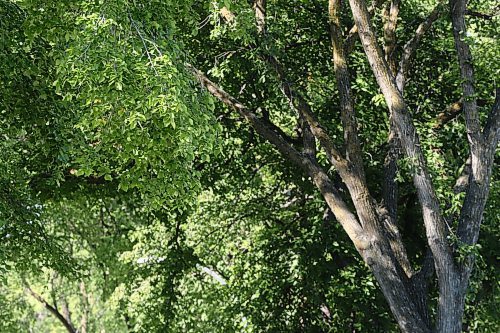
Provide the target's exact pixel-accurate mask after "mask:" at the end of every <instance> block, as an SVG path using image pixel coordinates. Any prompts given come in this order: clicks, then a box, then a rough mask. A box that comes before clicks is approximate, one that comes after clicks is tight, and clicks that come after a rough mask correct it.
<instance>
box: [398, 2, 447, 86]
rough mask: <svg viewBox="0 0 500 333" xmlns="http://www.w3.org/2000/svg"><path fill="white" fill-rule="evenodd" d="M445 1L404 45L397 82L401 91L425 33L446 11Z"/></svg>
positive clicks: (440, 3) (435, 8)
mask: <svg viewBox="0 0 500 333" xmlns="http://www.w3.org/2000/svg"><path fill="white" fill-rule="evenodd" d="M443 4H444V1H443V0H440V1H439V2H438V4H437V5H436V7H434V9H433V10H432V11H431V12H430V14H429V15H428V16H427V17H426V18H425V20H424V21H423V22H422V23H420V25H419V26H418V28H417V30H416V31H415V34H414V35H413V37H412V38H411V39H410V40H409V41H408V42H407V43H406V44H405V46H404V47H403V54H402V56H401V60H400V61H399V69H398V71H397V73H396V84H397V87H398V89H399V91H401V93H402V92H403V90H404V87H405V84H406V82H405V81H406V74H407V73H408V70H409V69H410V65H411V61H412V59H413V56H414V55H415V52H416V51H417V48H418V46H419V44H420V41H421V40H422V37H423V36H424V34H425V33H426V32H427V31H428V30H429V29H430V28H431V26H432V24H433V23H434V22H435V21H436V20H437V19H438V18H439V17H440V16H441V14H442V13H443V12H444V10H443V9H444V6H443Z"/></svg>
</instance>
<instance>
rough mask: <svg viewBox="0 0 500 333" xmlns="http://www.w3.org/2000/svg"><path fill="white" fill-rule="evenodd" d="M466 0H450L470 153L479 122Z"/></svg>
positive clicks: (476, 141)
mask: <svg viewBox="0 0 500 333" xmlns="http://www.w3.org/2000/svg"><path fill="white" fill-rule="evenodd" d="M466 6H467V1H465V0H450V10H451V22H452V25H453V38H454V39H455V49H456V51H457V56H458V64H459V67H460V76H461V78H462V91H463V97H464V98H463V109H464V113H465V126H466V129H467V138H468V139H469V145H470V148H471V153H472V154H473V155H474V154H477V152H478V151H477V150H478V149H479V145H480V144H481V142H480V141H481V138H480V133H481V124H480V120H479V114H478V112H477V99H476V93H475V89H474V68H473V64H472V53H471V51H470V48H469V45H468V44H467V41H466V38H467V28H466V26H465V10H466Z"/></svg>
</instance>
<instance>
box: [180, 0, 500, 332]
mask: <svg viewBox="0 0 500 333" xmlns="http://www.w3.org/2000/svg"><path fill="white" fill-rule="evenodd" d="M349 4H350V7H351V11H352V14H353V18H354V21H355V24H356V25H355V27H354V28H352V29H351V32H350V33H352V31H357V32H358V34H359V38H360V40H361V43H362V46H363V48H364V51H365V54H366V56H367V58H368V61H369V63H370V66H371V68H372V71H373V74H374V76H375V78H376V80H377V83H378V85H379V88H380V89H381V91H382V93H383V95H384V98H385V100H386V103H387V105H388V108H389V114H390V120H391V121H390V122H391V130H390V137H389V146H390V149H389V154H388V157H387V160H386V177H385V184H384V186H383V187H384V202H383V203H384V207H383V209H382V210H381V211H380V210H379V209H378V207H377V205H376V204H375V200H374V199H373V197H372V196H371V194H370V191H369V188H368V185H367V183H366V179H365V172H364V168H363V160H362V150H361V145H360V142H359V138H358V133H357V130H358V129H357V127H358V126H357V120H356V114H355V108H354V102H353V98H352V91H351V86H350V78H349V70H348V64H347V60H346V59H347V58H346V53H348V50H349V49H350V48H352V45H351V43H353V41H354V37H353V36H352V35H349V36H347V38H344V36H343V34H342V31H343V29H342V27H341V26H340V19H339V11H340V0H329V8H328V14H329V15H328V17H329V28H330V37H331V45H332V56H333V65H334V74H335V79H336V84H337V90H338V93H339V100H340V110H341V118H342V123H343V128H344V143H345V152H344V151H342V150H341V149H339V148H338V147H336V146H335V144H334V141H333V140H332V139H331V138H330V136H329V134H328V133H327V131H326V130H325V128H324V127H323V126H322V125H321V123H320V122H319V120H318V118H317V117H316V115H315V114H314V112H313V110H312V107H311V106H310V104H309V103H308V101H307V98H306V94H304V93H303V92H299V91H296V90H295V89H294V88H293V87H292V85H291V84H290V83H289V82H290V81H289V79H288V78H287V73H286V71H285V70H284V68H283V66H281V64H280V62H279V60H278V59H276V57H274V56H272V55H269V54H265V55H261V59H262V60H263V61H265V62H266V63H267V64H268V65H269V67H270V68H271V69H272V70H273V71H274V73H275V75H276V79H277V80H278V82H279V83H280V88H281V91H282V93H283V95H284V96H285V97H286V99H287V100H288V104H289V107H290V108H291V109H292V110H294V111H295V112H296V114H297V118H298V127H299V128H300V131H301V134H302V135H301V138H302V145H301V146H299V145H296V142H292V141H293V140H291V138H290V137H288V136H287V135H286V134H285V133H284V131H283V130H281V129H280V128H279V127H278V126H276V125H275V124H273V123H272V122H270V121H269V117H263V118H259V117H258V116H257V114H258V112H257V110H258V109H257V110H255V111H254V110H251V109H249V108H248V107H247V106H246V105H244V104H243V103H241V102H240V101H238V100H237V99H236V98H234V97H233V96H231V95H230V94H228V93H227V92H225V91H224V90H222V89H221V88H220V87H219V86H218V85H217V84H216V83H214V82H212V81H210V80H209V79H208V78H207V77H206V76H205V75H204V74H203V73H202V72H201V71H199V70H198V69H196V68H194V67H193V66H191V65H187V68H188V69H189V70H190V71H191V72H192V73H193V75H194V76H195V78H196V79H197V80H198V81H199V82H200V83H201V84H202V85H203V86H204V87H205V88H206V89H207V90H208V91H209V92H210V93H211V94H212V95H213V96H214V97H215V98H217V99H218V100H219V101H221V102H222V103H224V104H225V105H226V106H227V107H228V108H229V109H231V110H234V111H235V112H237V113H239V114H240V115H241V116H242V117H243V118H244V119H246V120H247V121H248V123H249V124H250V125H251V126H252V127H253V129H254V130H255V132H256V133H258V134H259V135H260V136H261V137H262V138H264V139H266V140H267V141H268V142H269V143H271V144H272V145H273V146H274V147H275V148H276V149H277V150H278V151H279V152H280V154H281V155H282V156H283V157H284V158H285V159H286V160H287V161H288V162H290V163H292V164H294V165H296V166H298V167H300V168H301V169H302V170H303V171H304V172H305V173H306V174H307V175H308V176H309V177H310V178H311V181H312V183H313V184H314V185H315V186H316V187H317V189H318V190H319V191H320V192H321V194H322V196H323V198H324V199H325V201H326V203H327V205H328V208H329V209H330V211H331V212H332V213H333V215H334V216H335V218H336V220H337V221H338V222H339V223H340V224H341V225H342V227H343V229H344V230H345V232H346V233H347V235H348V236H349V238H350V239H351V241H352V242H353V244H354V245H355V247H356V249H357V251H358V252H359V254H360V255H361V256H362V258H363V260H364V261H365V263H366V264H367V265H368V266H369V267H370V269H371V270H372V272H373V274H374V275H375V277H376V279H377V281H378V283H379V285H380V288H381V289H382V292H383V294H384V296H385V298H386V299H387V302H388V303H389V306H390V308H391V311H392V313H393V315H394V317H395V319H396V321H397V322H398V324H399V326H400V328H401V330H402V331H403V332H408V333H409V332H412V333H415V332H417V333H420V332H428V333H430V332H436V333H458V332H460V330H461V320H462V315H463V307H464V300H465V291H466V289H467V285H468V280H469V276H470V273H471V270H472V264H473V260H474V258H473V256H471V255H469V256H467V258H466V260H465V262H464V263H463V264H457V262H456V260H455V259H454V254H453V251H452V247H451V246H450V245H449V244H448V240H447V236H448V229H447V226H446V222H445V220H444V218H443V216H442V214H441V211H440V205H439V202H438V199H437V196H436V194H435V192H434V187H433V185H432V182H431V178H430V175H429V172H428V170H427V165H426V161H425V157H424V154H423V152H422V150H421V148H420V142H419V138H418V134H417V132H416V129H415V126H414V125H413V120H412V118H411V116H410V113H409V111H408V107H407V104H406V101H405V100H404V98H403V90H404V86H405V83H406V75H407V72H408V70H409V68H410V65H411V59H412V57H413V55H414V54H415V52H416V50H417V48H418V45H419V43H420V41H421V39H422V38H423V35H424V34H425V32H426V31H428V30H429V29H430V27H431V25H432V23H433V22H434V21H436V20H437V18H438V17H439V16H440V14H441V12H442V5H441V3H439V4H438V5H437V6H436V7H435V8H434V10H433V11H432V12H431V13H430V14H429V15H428V16H427V17H426V19H425V20H424V21H423V22H422V23H421V24H420V25H419V27H418V28H417V30H416V32H415V34H414V36H413V37H412V38H411V39H410V40H409V41H408V42H407V43H406V44H405V46H404V47H403V49H402V55H401V58H400V61H399V64H398V66H396V64H397V56H396V53H395V52H396V50H397V45H396V35H395V30H396V23H397V16H398V11H399V1H398V0H393V1H392V2H391V3H390V5H389V6H388V7H387V9H386V15H385V26H384V37H385V38H384V40H385V48H384V50H385V54H384V53H383V52H382V49H381V47H380V46H379V45H378V44H377V38H376V36H375V32H374V29H373V28H372V26H371V20H370V13H369V10H368V9H367V7H366V4H365V2H364V1H363V0H349ZM451 4H452V7H451V8H452V16H453V27H454V31H455V33H454V34H455V43H456V47H457V51H458V56H459V63H460V67H461V74H462V78H463V82H464V83H463V90H464V98H463V101H467V103H465V102H464V103H463V106H462V108H463V109H464V111H465V114H466V118H467V133H468V138H469V143H470V146H471V158H470V168H468V177H469V179H468V182H467V183H466V184H465V185H464V186H465V187H466V191H467V193H466V199H465V201H464V204H463V208H462V212H461V215H460V218H459V227H458V231H457V232H458V236H459V238H460V241H461V242H463V243H466V244H469V245H474V244H475V243H476V242H477V236H478V233H479V227H480V224H481V219H482V214H483V211H484V206H485V203H486V199H487V196H488V191H489V181H490V177H491V169H492V164H493V156H494V151H495V148H496V145H497V144H498V139H499V130H498V127H499V122H500V115H499V104H500V101H499V98H498V92H497V100H496V102H495V105H494V106H493V109H492V112H491V114H490V117H489V119H488V122H487V124H486V126H485V128H484V130H483V131H481V128H480V124H479V121H478V116H477V102H476V101H475V100H474V90H473V89H474V87H473V69H472V65H471V55H470V50H469V49H468V47H467V45H466V44H464V42H463V40H462V39H461V37H460V36H461V34H463V32H464V31H465V23H464V21H463V15H464V13H465V4H464V2H463V1H460V0H452V1H451ZM378 5H380V2H379V1H376V2H375V3H374V5H373V8H375V7H376V6H378ZM254 10H255V17H256V28H257V34H258V35H260V36H262V37H264V38H265V36H264V33H265V31H266V17H265V13H266V1H265V0H255V1H254ZM344 41H345V43H344ZM316 140H317V142H318V143H319V146H320V147H321V149H322V150H324V152H325V153H326V156H327V159H328V161H329V162H330V164H331V165H332V166H333V167H334V168H335V170H336V171H337V172H338V175H339V176H340V178H341V179H342V181H343V183H344V184H345V186H346V187H347V189H348V192H349V195H350V199H351V200H352V203H353V205H354V207H355V213H353V212H352V211H351V210H350V209H349V207H348V205H347V204H346V202H344V199H343V198H342V196H341V195H340V193H339V191H338V190H337V187H336V185H335V183H334V182H333V181H332V179H331V178H330V177H329V176H328V174H327V173H326V172H325V171H324V170H323V169H322V167H321V166H320V165H319V164H318V162H317V160H316V154H317V152H316ZM300 148H302V150H300ZM400 148H401V149H400ZM399 150H402V151H403V152H404V154H405V155H406V157H407V158H408V159H409V161H410V163H411V165H412V167H413V183H414V186H415V189H416V192H417V195H418V199H419V203H420V206H421V209H422V215H423V219H424V226H425V230H426V238H427V245H428V248H429V251H428V254H427V256H426V259H425V260H424V262H423V265H422V268H421V269H420V270H419V271H418V272H415V271H414V270H413V268H412V267H411V264H410V262H409V260H408V257H407V254H406V250H405V246H404V244H403V242H402V239H401V235H400V233H399V229H398V225H397V196H398V194H397V187H396V185H395V182H394V177H395V174H396V170H397V169H396V162H397V159H398V158H399ZM434 272H435V273H436V275H437V282H438V287H439V299H438V305H437V316H436V318H435V323H436V327H435V328H432V320H431V317H430V314H429V309H428V305H427V300H428V288H429V281H430V279H431V277H433V274H434Z"/></svg>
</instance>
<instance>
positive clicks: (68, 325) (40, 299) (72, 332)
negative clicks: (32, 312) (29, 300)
mask: <svg viewBox="0 0 500 333" xmlns="http://www.w3.org/2000/svg"><path fill="white" fill-rule="evenodd" d="M25 290H26V292H28V293H29V294H30V295H31V296H32V297H33V298H34V299H36V300H37V301H38V302H40V303H41V304H42V305H43V306H44V307H45V308H46V309H47V310H49V311H50V312H51V313H52V314H53V315H54V316H56V318H57V319H58V320H59V321H60V322H61V323H62V324H63V325H64V327H65V328H66V330H67V331H68V332H69V333H76V330H75V328H74V327H73V326H72V325H71V323H70V322H68V321H67V320H66V318H64V316H63V315H62V314H61V313H60V312H59V311H58V310H57V309H56V308H55V307H53V306H52V305H50V304H49V303H48V302H47V301H46V300H45V299H44V298H43V297H42V296H40V295H39V294H37V293H36V292H34V291H33V290H32V289H31V288H30V287H29V286H26V288H25Z"/></svg>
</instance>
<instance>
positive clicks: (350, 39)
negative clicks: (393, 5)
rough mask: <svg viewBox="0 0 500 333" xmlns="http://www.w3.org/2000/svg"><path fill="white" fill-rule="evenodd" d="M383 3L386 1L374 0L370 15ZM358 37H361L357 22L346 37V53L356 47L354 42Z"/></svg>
mask: <svg viewBox="0 0 500 333" xmlns="http://www.w3.org/2000/svg"><path fill="white" fill-rule="evenodd" d="M383 3H384V0H374V1H373V2H372V6H370V8H368V12H369V13H370V15H372V14H373V13H374V12H375V9H377V8H378V7H380V6H381V5H382V4H383ZM358 37H359V35H358V26H357V25H356V24H354V26H353V27H352V28H351V29H349V33H348V34H347V37H346V38H345V43H344V45H345V46H344V48H345V53H346V54H349V53H351V52H352V50H353V48H354V43H355V42H356V40H357V39H358Z"/></svg>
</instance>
